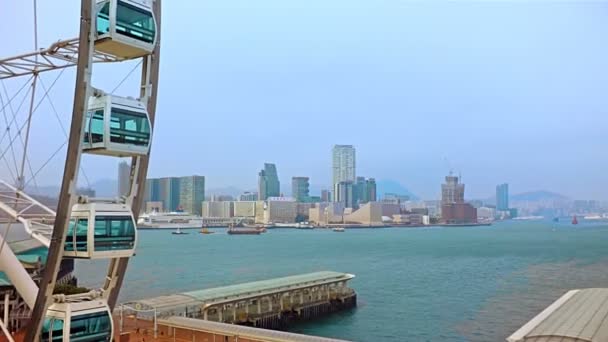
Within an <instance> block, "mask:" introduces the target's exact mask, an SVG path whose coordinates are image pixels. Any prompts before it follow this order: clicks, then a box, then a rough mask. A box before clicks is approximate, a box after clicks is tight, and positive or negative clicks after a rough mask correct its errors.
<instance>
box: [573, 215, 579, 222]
mask: <svg viewBox="0 0 608 342" xmlns="http://www.w3.org/2000/svg"><path fill="white" fill-rule="evenodd" d="M572 224H578V220H577V219H576V215H574V216H572Z"/></svg>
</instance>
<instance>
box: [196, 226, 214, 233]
mask: <svg viewBox="0 0 608 342" xmlns="http://www.w3.org/2000/svg"><path fill="white" fill-rule="evenodd" d="M213 233H215V232H214V231H211V230H209V229H207V227H203V229H201V230H200V232H199V234H213Z"/></svg>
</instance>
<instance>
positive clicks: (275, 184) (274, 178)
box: [258, 163, 281, 201]
mask: <svg viewBox="0 0 608 342" xmlns="http://www.w3.org/2000/svg"><path fill="white" fill-rule="evenodd" d="M258 176H259V178H258V198H259V200H261V201H265V200H266V199H268V197H279V196H280V195H281V184H280V183H279V176H278V175H277V167H276V166H275V165H274V164H270V163H265V164H264V169H262V170H261V171H260V173H259V174H258Z"/></svg>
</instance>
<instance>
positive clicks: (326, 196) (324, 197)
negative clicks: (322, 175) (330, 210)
mask: <svg viewBox="0 0 608 342" xmlns="http://www.w3.org/2000/svg"><path fill="white" fill-rule="evenodd" d="M330 201H331V191H329V190H321V202H330Z"/></svg>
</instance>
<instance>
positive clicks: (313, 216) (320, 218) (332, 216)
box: [308, 202, 344, 225]
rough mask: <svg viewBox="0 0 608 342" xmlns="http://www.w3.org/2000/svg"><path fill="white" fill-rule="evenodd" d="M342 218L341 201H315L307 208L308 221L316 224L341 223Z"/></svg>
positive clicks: (342, 207)
mask: <svg viewBox="0 0 608 342" xmlns="http://www.w3.org/2000/svg"><path fill="white" fill-rule="evenodd" d="M343 218H344V205H343V204H342V203H341V202H322V203H315V204H314V206H313V207H312V208H310V209H309V210H308V221H309V222H311V223H314V224H316V225H326V224H328V223H342V221H343Z"/></svg>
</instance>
